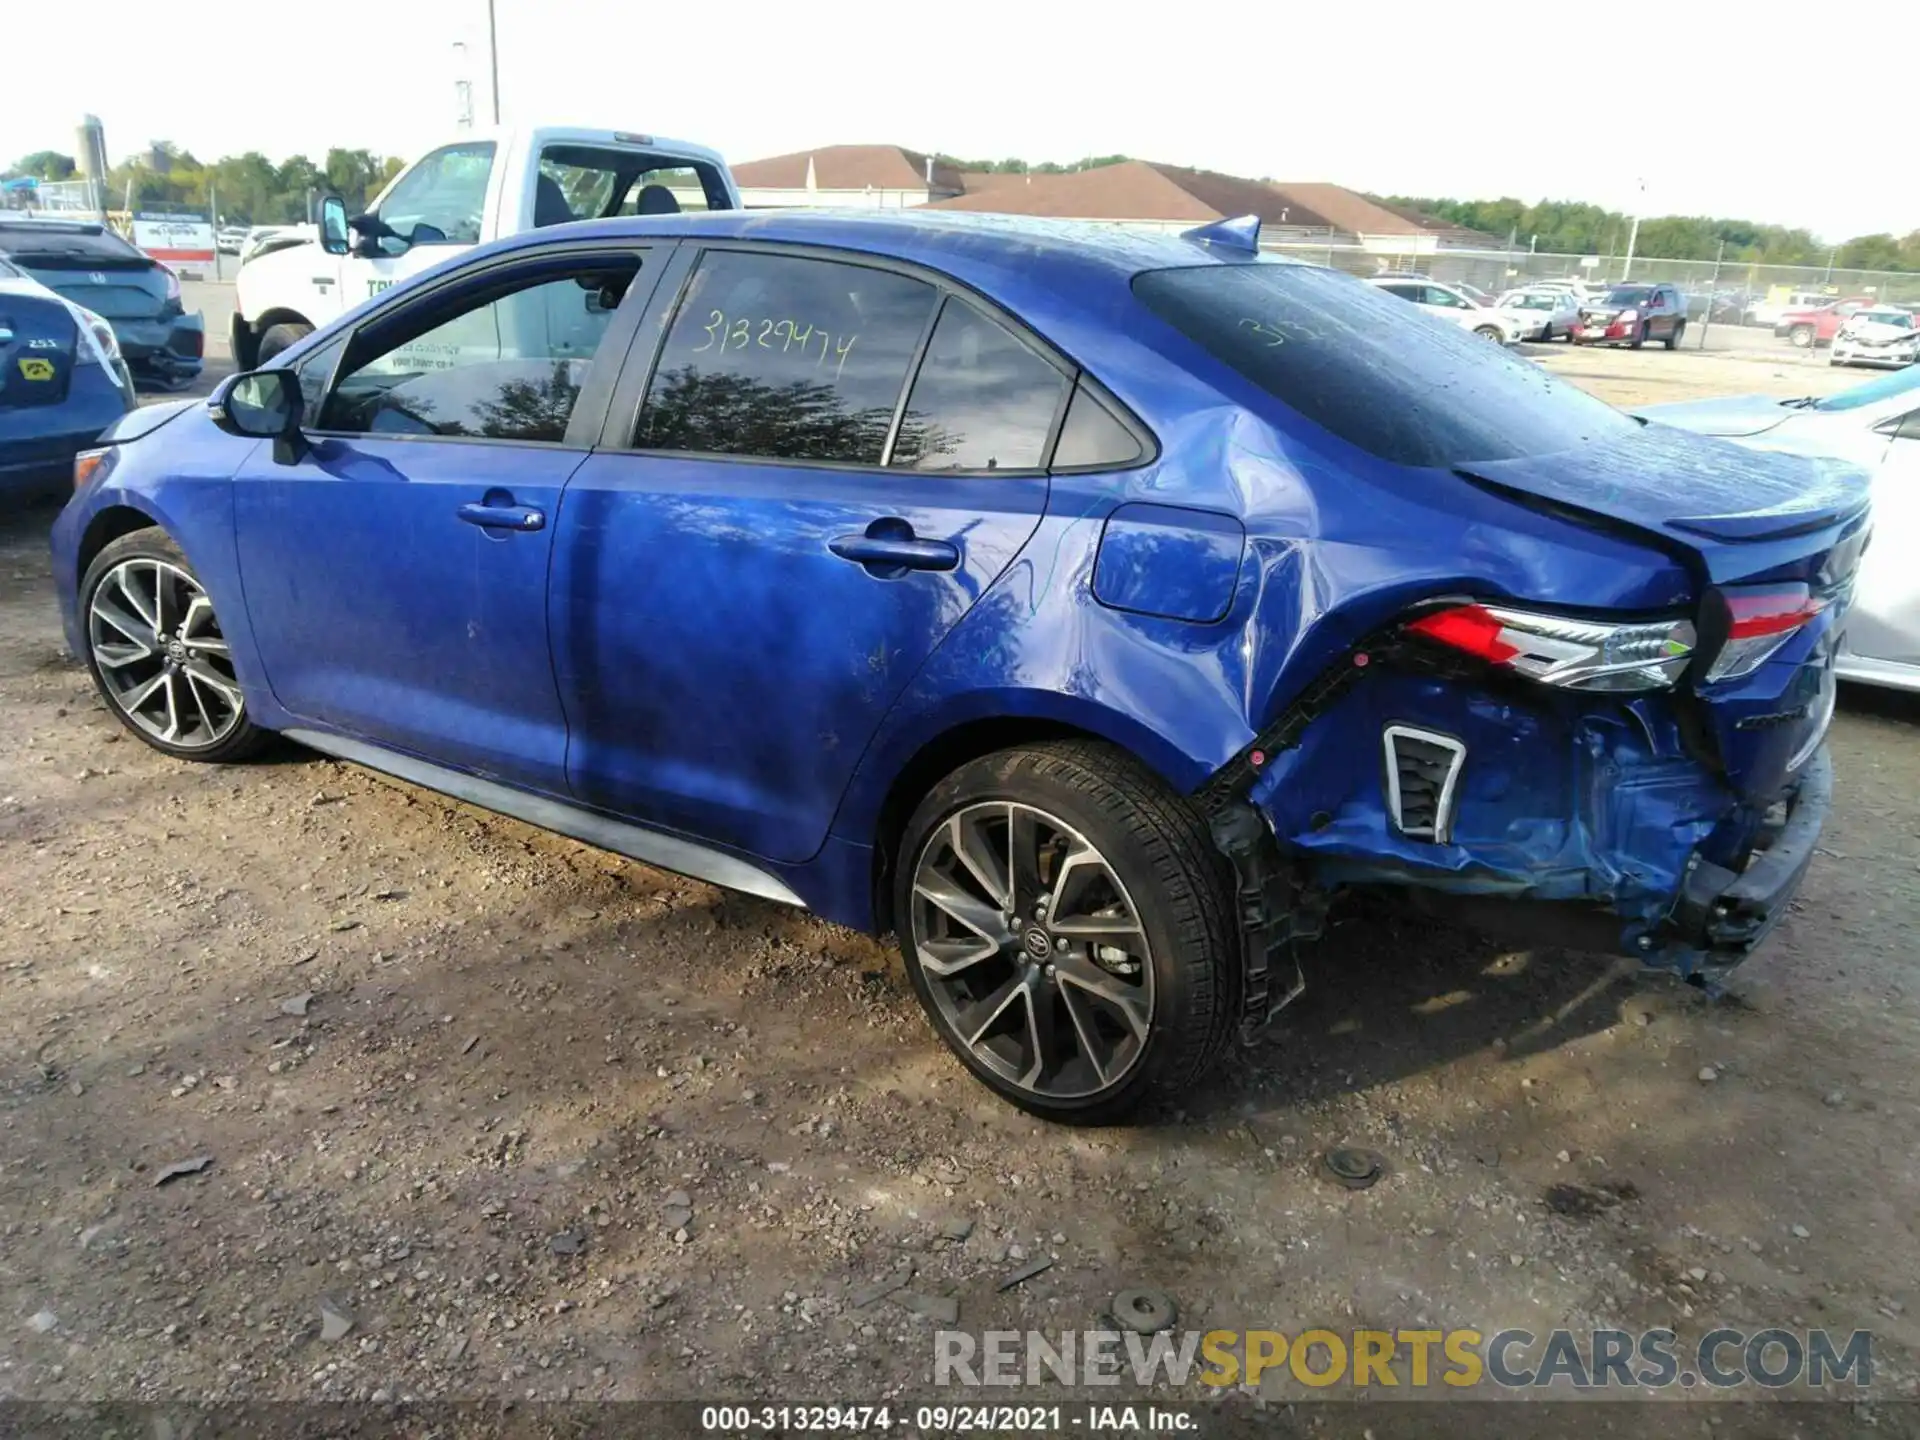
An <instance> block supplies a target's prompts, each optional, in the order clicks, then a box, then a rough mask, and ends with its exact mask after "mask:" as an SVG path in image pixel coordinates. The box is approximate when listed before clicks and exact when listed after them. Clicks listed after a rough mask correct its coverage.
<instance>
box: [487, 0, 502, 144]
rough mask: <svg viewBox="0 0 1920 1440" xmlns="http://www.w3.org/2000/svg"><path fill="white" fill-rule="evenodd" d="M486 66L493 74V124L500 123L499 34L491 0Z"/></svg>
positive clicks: (489, 0)
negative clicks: (494, 21) (495, 26)
mask: <svg viewBox="0 0 1920 1440" xmlns="http://www.w3.org/2000/svg"><path fill="white" fill-rule="evenodd" d="M487 64H488V66H489V67H490V68H491V70H492V73H493V83H492V85H491V87H490V88H491V89H492V91H493V123H494V124H496V125H498V124H499V123H500V34H499V32H498V31H497V30H496V29H495V28H494V23H493V0H487Z"/></svg>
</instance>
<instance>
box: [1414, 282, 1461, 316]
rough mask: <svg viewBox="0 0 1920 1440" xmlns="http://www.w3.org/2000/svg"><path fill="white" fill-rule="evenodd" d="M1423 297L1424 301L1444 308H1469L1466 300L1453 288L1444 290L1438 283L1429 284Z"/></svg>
mask: <svg viewBox="0 0 1920 1440" xmlns="http://www.w3.org/2000/svg"><path fill="white" fill-rule="evenodd" d="M1422 298H1423V303H1425V304H1428V305H1438V306H1439V307H1440V308H1441V309H1443V310H1464V309H1466V308H1467V302H1466V301H1465V300H1462V299H1461V298H1460V297H1459V296H1458V295H1456V294H1454V293H1453V292H1452V291H1451V290H1442V289H1441V288H1440V287H1439V286H1438V285H1429V286H1427V287H1426V294H1425V296H1424V297H1422Z"/></svg>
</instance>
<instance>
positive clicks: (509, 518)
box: [454, 500, 547, 530]
mask: <svg viewBox="0 0 1920 1440" xmlns="http://www.w3.org/2000/svg"><path fill="white" fill-rule="evenodd" d="M454 513H455V514H457V515H458V516H459V517H460V518H461V519H462V520H464V521H466V522H467V524H469V525H480V526H484V527H485V528H486V529H488V530H541V529H544V528H545V527H546V523H547V512H546V511H544V510H536V509H535V508H534V507H533V506H531V505H487V504H483V503H481V502H479V501H473V500H470V501H468V502H467V503H466V504H465V505H462V506H461V507H460V508H459V509H458V510H457V511H455V512H454Z"/></svg>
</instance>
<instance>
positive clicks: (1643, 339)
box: [1627, 320, 1647, 350]
mask: <svg viewBox="0 0 1920 1440" xmlns="http://www.w3.org/2000/svg"><path fill="white" fill-rule="evenodd" d="M1646 343H1647V322H1646V321H1644V320H1642V321H1641V322H1640V328H1639V329H1637V330H1635V331H1634V332H1633V339H1632V340H1630V341H1628V342H1627V348H1628V349H1630V350H1638V349H1639V348H1640V347H1641V346H1642V345H1644V344H1646Z"/></svg>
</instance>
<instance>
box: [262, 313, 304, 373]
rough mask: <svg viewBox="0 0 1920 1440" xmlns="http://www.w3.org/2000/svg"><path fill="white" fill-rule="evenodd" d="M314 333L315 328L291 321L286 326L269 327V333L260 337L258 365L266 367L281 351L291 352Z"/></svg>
mask: <svg viewBox="0 0 1920 1440" xmlns="http://www.w3.org/2000/svg"><path fill="white" fill-rule="evenodd" d="M312 333H313V326H311V325H308V324H306V323H304V322H302V321H298V320H290V321H288V322H287V323H286V324H284V325H270V326H268V327H267V333H266V334H264V335H262V336H261V337H260V354H259V362H258V363H259V364H261V365H265V364H266V363H267V362H268V361H269V360H271V359H273V358H274V357H275V356H276V355H278V354H279V353H280V352H281V351H283V350H291V349H292V348H293V347H294V346H295V345H297V344H299V343H300V342H301V341H302V340H304V339H306V338H307V336H309V335H311V334H312Z"/></svg>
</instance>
